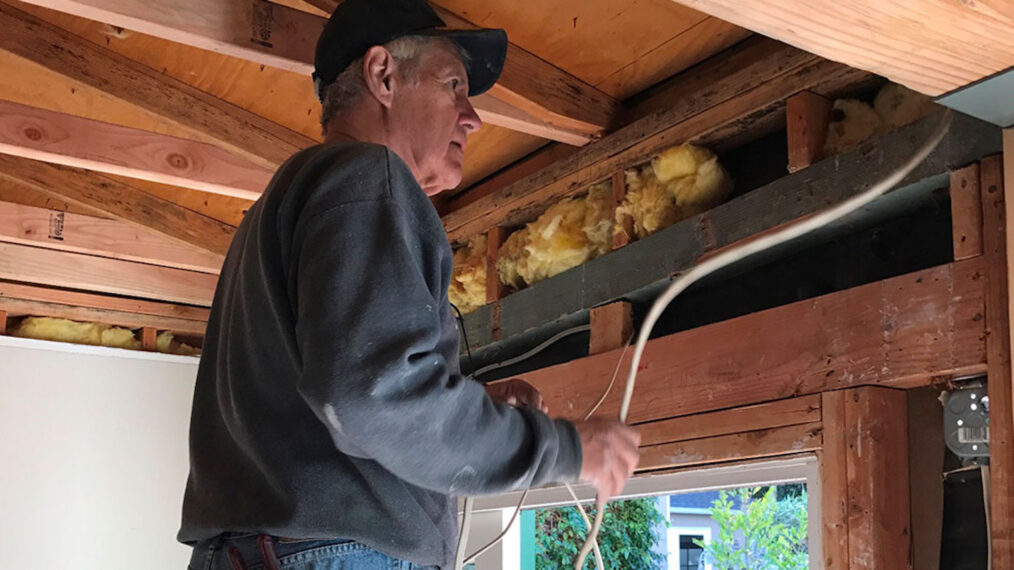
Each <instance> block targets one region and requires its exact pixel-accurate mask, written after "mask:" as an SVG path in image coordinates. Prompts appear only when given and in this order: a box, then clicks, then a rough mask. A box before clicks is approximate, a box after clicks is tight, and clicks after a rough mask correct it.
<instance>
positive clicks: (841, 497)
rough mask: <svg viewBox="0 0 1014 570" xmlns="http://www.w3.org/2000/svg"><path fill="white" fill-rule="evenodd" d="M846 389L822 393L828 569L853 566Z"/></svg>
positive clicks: (823, 503) (824, 534) (822, 511)
mask: <svg viewBox="0 0 1014 570" xmlns="http://www.w3.org/2000/svg"><path fill="white" fill-rule="evenodd" d="M845 395H846V391H843V390H839V391H835V392H824V393H822V394H821V395H820V413H821V425H822V426H823V427H824V434H823V435H824V441H823V445H824V447H823V449H822V450H821V451H820V454H819V461H820V494H821V496H820V505H821V506H820V515H821V519H822V520H821V532H822V537H823V541H824V542H823V544H822V545H821V546H822V547H823V551H824V561H823V562H824V570H848V568H849V510H848V509H849V485H848V442H847V439H846V424H845Z"/></svg>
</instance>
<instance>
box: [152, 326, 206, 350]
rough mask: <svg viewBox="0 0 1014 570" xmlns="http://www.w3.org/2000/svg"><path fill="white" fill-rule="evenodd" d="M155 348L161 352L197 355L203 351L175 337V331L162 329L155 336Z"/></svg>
mask: <svg viewBox="0 0 1014 570" xmlns="http://www.w3.org/2000/svg"><path fill="white" fill-rule="evenodd" d="M155 348H156V349H157V350H158V351H159V352H164V353H166V354H181V355H183V356H196V355H198V354H200V353H201V351H200V350H198V349H196V348H194V347H192V346H190V345H189V344H184V343H182V342H180V341H178V340H176V339H175V338H173V333H171V332H169V331H162V332H160V333H159V334H158V336H157V337H155Z"/></svg>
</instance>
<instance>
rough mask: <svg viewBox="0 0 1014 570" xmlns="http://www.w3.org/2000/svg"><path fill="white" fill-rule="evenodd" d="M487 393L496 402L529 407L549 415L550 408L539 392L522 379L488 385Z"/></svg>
mask: <svg viewBox="0 0 1014 570" xmlns="http://www.w3.org/2000/svg"><path fill="white" fill-rule="evenodd" d="M486 393H488V394H489V396H490V397H491V398H493V399H494V400H499V401H501V402H503V403H505V404H507V405H510V406H514V407H518V406H527V407H529V408H534V409H536V410H541V411H542V413H544V414H548V413H549V408H548V407H546V403H545V402H543V401H542V394H540V393H539V390H538V389H537V388H536V387H535V386H532V385H531V384H529V383H528V382H525V381H524V380H522V379H520V378H511V379H510V380H504V381H502V382H496V383H495V384H486Z"/></svg>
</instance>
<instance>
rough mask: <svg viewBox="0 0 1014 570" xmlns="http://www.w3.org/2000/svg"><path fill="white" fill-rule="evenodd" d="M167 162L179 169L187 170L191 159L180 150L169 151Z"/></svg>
mask: <svg viewBox="0 0 1014 570" xmlns="http://www.w3.org/2000/svg"><path fill="white" fill-rule="evenodd" d="M166 162H168V163H169V166H171V167H173V168H175V169H177V170H185V169H187V168H189V167H190V159H188V158H187V157H185V156H183V155H182V154H180V153H178V152H171V153H169V155H168V156H166Z"/></svg>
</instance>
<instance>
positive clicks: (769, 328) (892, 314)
mask: <svg viewBox="0 0 1014 570" xmlns="http://www.w3.org/2000/svg"><path fill="white" fill-rule="evenodd" d="M983 271H984V266H983V263H982V260H981V258H973V259H968V260H965V261H961V262H957V263H953V264H948V265H942V266H939V267H935V268H932V269H927V270H923V271H918V272H915V273H910V274H907V275H902V276H899V277H894V278H891V279H887V280H884V281H880V282H876V283H870V284H867V285H862V286H860V287H855V288H853V289H848V290H845V291H840V292H838V293H833V294H830V295H825V296H822V297H817V298H814V299H810V300H806V301H801V302H797V303H793V304H790V305H785V306H782V307H778V308H774V309H769V310H766V311H762V312H758V313H754V314H750V315H746V316H743V317H738V318H735V319H731V320H728V321H724V322H720V323H716V324H713V325H708V326H704V327H700V328H697V329H692V330H689V331H685V332H681V333H677V334H673V335H669V336H665V337H661V338H658V339H654V340H652V341H650V342H649V343H648V345H647V347H646V349H645V351H644V355H643V360H642V362H641V367H640V372H639V375H638V383H637V390H636V391H635V393H634V399H633V401H632V403H631V407H630V421H631V422H633V423H641V422H646V421H651V420H656V419H661V418H665V417H672V416H674V415H676V416H682V415H686V414H693V413H699V412H704V411H709V410H716V409H724V408H731V407H736V406H743V405H750V404H755V403H759V402H766V401H771V400H778V399H782V398H788V397H793V396H801V395H807V394H816V393H818V392H822V391H826V390H835V389H840V388H847V387H851V386H859V385H867V384H870V385H873V384H877V385H891V386H900V387H914V386H920V385H926V384H928V383H930V382H932V381H933V379H934V378H935V377H937V376H940V375H946V374H951V373H959V372H966V373H967V372H974V371H981V370H984V369H985V363H986V353H985V348H986V347H985V341H984V338H983V335H984V322H983V310H984V305H983V303H984V301H983V295H984V287H985V284H984V283H983V278H982V277H983ZM620 353H621V351H619V350H613V351H610V352H606V353H602V354H598V355H592V356H588V357H586V358H580V359H577V360H573V361H570V362H567V363H564V364H559V365H556V366H550V367H547V368H543V369H541V370H536V371H533V372H528V373H526V374H525V379H526V380H528V381H529V382H531V383H532V384H533V385H535V386H536V387H538V388H539V390H540V391H541V392H542V394H543V397H544V398H545V400H546V402H547V404H548V405H549V407H550V408H551V409H553V410H557V411H558V412H559V413H560V414H561V415H563V416H564V417H570V418H575V417H577V416H578V415H579V414H580V413H582V412H583V411H584V410H587V409H588V408H589V407H591V405H592V404H593V403H594V402H595V401H596V400H597V399H598V398H599V396H600V395H601V394H602V392H603V391H604V390H605V388H606V385H607V384H608V383H609V378H610V377H611V375H612V371H613V370H614V369H615V367H616V363H617V360H618V359H619V358H620ZM629 359H630V354H629V353H628V354H627V355H626V356H625V357H624V364H623V367H621V370H625V369H626V368H625V367H626V366H628V364H629ZM574 378H581V379H582V381H581V382H580V383H579V384H576V383H575V382H573V379H574ZM620 392H621V391H620V390H614V391H613V393H611V394H610V395H609V397H607V398H606V400H605V402H604V403H603V405H602V408H601V413H603V414H607V415H608V414H615V413H618V410H619V404H620Z"/></svg>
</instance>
